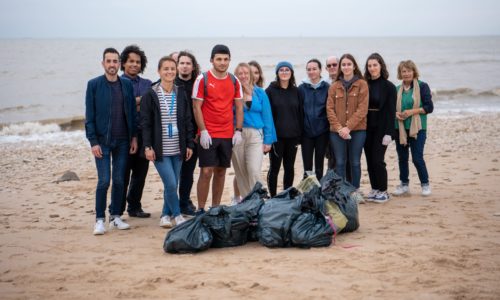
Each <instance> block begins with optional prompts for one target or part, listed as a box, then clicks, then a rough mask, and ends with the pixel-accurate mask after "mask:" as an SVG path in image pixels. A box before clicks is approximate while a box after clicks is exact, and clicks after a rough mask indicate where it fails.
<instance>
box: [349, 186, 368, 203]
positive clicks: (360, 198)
mask: <svg viewBox="0 0 500 300" xmlns="http://www.w3.org/2000/svg"><path fill="white" fill-rule="evenodd" d="M351 198H353V199H354V200H355V201H356V203H358V204H363V203H365V198H364V197H363V194H362V193H361V192H360V190H359V189H357V190H355V191H354V192H352V193H351Z"/></svg>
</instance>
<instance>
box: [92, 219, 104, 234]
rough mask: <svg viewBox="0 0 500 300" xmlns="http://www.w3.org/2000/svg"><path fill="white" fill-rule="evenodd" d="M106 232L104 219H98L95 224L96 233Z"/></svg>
mask: <svg viewBox="0 0 500 300" xmlns="http://www.w3.org/2000/svg"><path fill="white" fill-rule="evenodd" d="M105 232H106V227H105V226H104V220H97V221H96V222H95V225H94V235H102V234H104V233H105Z"/></svg>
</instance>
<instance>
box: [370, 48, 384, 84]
mask: <svg viewBox="0 0 500 300" xmlns="http://www.w3.org/2000/svg"><path fill="white" fill-rule="evenodd" d="M370 59H374V60H376V61H377V62H378V63H379V65H380V76H381V77H382V78H384V79H387V78H389V71H387V66H386V64H385V61H384V59H383V58H382V56H381V55H380V54H378V53H376V52H375V53H372V54H370V56H368V58H367V59H366V64H365V79H366V80H370V79H372V75H371V74H370V72H368V61H369V60H370Z"/></svg>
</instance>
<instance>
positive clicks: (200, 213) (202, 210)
mask: <svg viewBox="0 0 500 300" xmlns="http://www.w3.org/2000/svg"><path fill="white" fill-rule="evenodd" d="M204 213H205V209H203V208H200V209H198V210H197V211H196V212H195V213H194V214H195V216H201V215H203V214H204Z"/></svg>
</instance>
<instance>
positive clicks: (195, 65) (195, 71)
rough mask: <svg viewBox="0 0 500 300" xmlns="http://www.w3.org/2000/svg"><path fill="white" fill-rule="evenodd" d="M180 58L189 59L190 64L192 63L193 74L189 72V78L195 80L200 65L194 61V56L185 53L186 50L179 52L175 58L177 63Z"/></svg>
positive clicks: (187, 52) (198, 73)
mask: <svg viewBox="0 0 500 300" xmlns="http://www.w3.org/2000/svg"><path fill="white" fill-rule="evenodd" d="M181 56H187V57H189V58H190V59H191V62H192V63H193V72H191V78H196V77H198V75H200V65H199V64H198V61H197V60H196V57H194V55H193V54H192V53H191V52H189V51H187V50H182V51H181V52H179V56H178V57H177V61H179V60H180V58H181Z"/></svg>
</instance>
